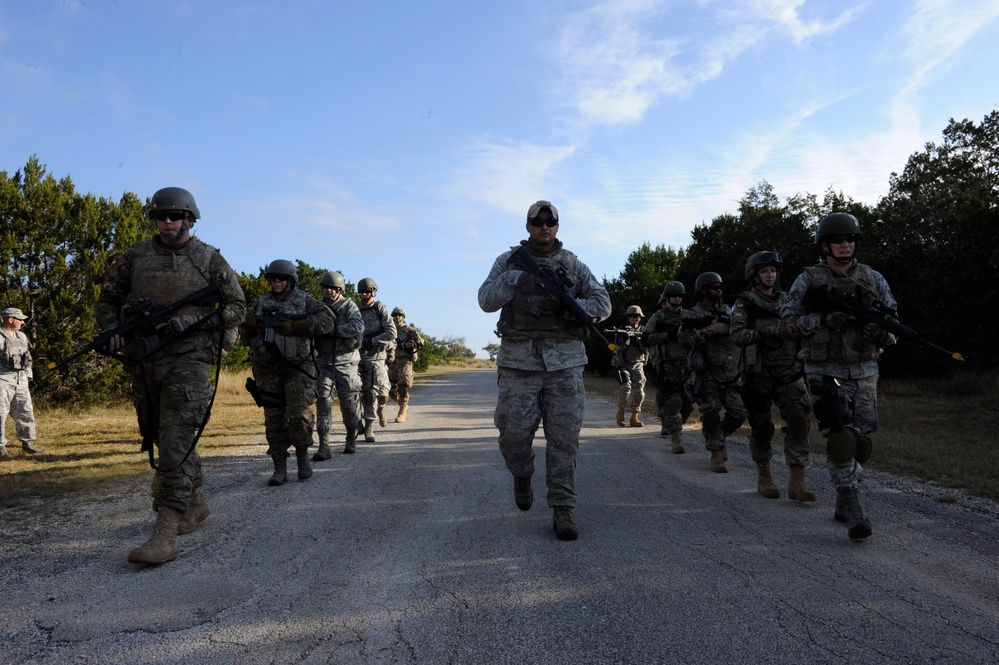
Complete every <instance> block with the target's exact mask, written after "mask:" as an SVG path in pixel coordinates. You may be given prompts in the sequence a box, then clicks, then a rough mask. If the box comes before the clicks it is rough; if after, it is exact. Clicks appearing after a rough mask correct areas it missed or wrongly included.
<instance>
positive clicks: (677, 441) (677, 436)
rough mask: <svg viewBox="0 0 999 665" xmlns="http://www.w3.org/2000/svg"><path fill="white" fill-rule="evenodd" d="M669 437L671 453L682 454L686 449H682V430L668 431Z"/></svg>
mask: <svg viewBox="0 0 999 665" xmlns="http://www.w3.org/2000/svg"><path fill="white" fill-rule="evenodd" d="M669 436H670V438H671V439H672V440H673V454H674V455H682V454H683V453H685V452H686V451H685V450H684V449H683V430H679V429H678V430H676V431H675V432H670V435H669Z"/></svg>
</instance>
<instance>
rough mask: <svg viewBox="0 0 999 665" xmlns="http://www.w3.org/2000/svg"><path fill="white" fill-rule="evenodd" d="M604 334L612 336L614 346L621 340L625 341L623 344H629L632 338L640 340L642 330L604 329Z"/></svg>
mask: <svg viewBox="0 0 999 665" xmlns="http://www.w3.org/2000/svg"><path fill="white" fill-rule="evenodd" d="M604 332H605V333H608V334H611V335H614V342H615V344H616V343H617V341H618V340H619V339H621V338H624V339H625V342H624V343H625V344H630V343H631V338H632V337H638V338H641V336H642V329H641V328H639V329H637V330H636V329H635V328H604Z"/></svg>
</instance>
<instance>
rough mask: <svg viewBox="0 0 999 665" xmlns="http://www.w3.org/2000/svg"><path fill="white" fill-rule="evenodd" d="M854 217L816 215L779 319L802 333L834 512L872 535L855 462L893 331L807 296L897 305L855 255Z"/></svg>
mask: <svg viewBox="0 0 999 665" xmlns="http://www.w3.org/2000/svg"><path fill="white" fill-rule="evenodd" d="M860 235H861V234H860V223H859V222H858V221H857V218H856V217H854V216H853V215H850V214H848V213H845V212H834V213H832V214H829V215H826V216H825V217H823V218H822V219H821V220H819V227H818V230H817V231H816V234H815V242H816V244H818V245H819V247H820V248H821V250H822V255H823V258H822V261H821V262H820V263H819V264H818V265H815V266H810V267H807V268H805V270H804V272H803V273H802V274H801V275H799V276H798V278H797V279H796V280H795V281H794V284H793V285H792V286H791V290H790V291H789V295H790V298H789V300H788V302H787V304H786V305H785V306H784V310H783V314H784V325H786V326H793V328H794V330H796V331H797V332H798V333H800V334H801V335H802V336H803V338H804V339H803V341H802V349H801V357H802V359H803V360H804V361H805V379H806V381H807V383H808V390H809V394H810V396H811V401H812V410H813V411H814V412H815V416H816V418H817V419H818V421H819V428H820V430H821V431H822V436H824V437H826V468H828V469H829V476H830V478H831V479H832V483H833V485H834V486H835V487H836V510H835V512H834V514H833V515H834V517H835V519H836V520H838V521H840V522H846V526H847V534H848V535H849V537H850V538H852V539H854V540H859V539H863V538H867V537H868V536H870V535H871V533H872V529H871V522H870V520H869V519H868V518H867V516H866V515H865V514H864V509H863V507H862V506H861V505H860V497H859V495H858V489H859V485H860V481H861V480H862V478H863V467H861V464H863V463H864V462H866V461H867V459H868V458H869V457H870V455H871V448H872V443H871V437H870V435H871V434H873V433H874V432H876V431H877V429H878V410H877V404H878V395H877V384H878V374H879V371H878V358H879V357H880V355H881V351H882V349H883V348H884V347H885V346H887V345H890V344H894V343H895V341H896V340H895V336H894V335H892V334H890V333H888V332H887V331H886V330H884V329H883V328H882V327H881V326H878V325H877V324H875V323H866V324H865V323H863V322H861V321H857V320H856V319H854V318H853V317H852V316H850V315H849V314H846V313H845V312H842V311H836V310H835V309H829V308H824V307H820V306H816V307H812V306H809V302H810V298H809V297H807V296H810V295H812V294H813V293H816V292H817V291H819V290H825V291H826V292H828V293H831V294H834V295H835V296H838V297H839V298H842V299H844V300H848V301H851V302H853V303H856V304H858V305H861V306H863V307H865V308H871V307H872V306H873V305H874V303H876V302H878V303H881V304H882V305H884V306H885V307H887V308H889V309H891V310H892V311H894V310H895V308H896V306H897V305H896V303H895V298H894V296H892V293H891V289H890V288H889V287H888V282H887V281H886V280H885V278H884V277H883V276H882V275H881V273H879V272H877V271H876V270H874V269H872V268H871V267H870V266H867V265H864V264H863V263H859V262H858V261H857V259H856V250H857V244H858V243H859V241H860Z"/></svg>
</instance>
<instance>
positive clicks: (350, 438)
mask: <svg viewBox="0 0 999 665" xmlns="http://www.w3.org/2000/svg"><path fill="white" fill-rule="evenodd" d="M356 449H357V428H356V427H348V428H347V443H346V444H344V446H343V452H344V454H345V455H351V454H353V453H354V451H355V450H356Z"/></svg>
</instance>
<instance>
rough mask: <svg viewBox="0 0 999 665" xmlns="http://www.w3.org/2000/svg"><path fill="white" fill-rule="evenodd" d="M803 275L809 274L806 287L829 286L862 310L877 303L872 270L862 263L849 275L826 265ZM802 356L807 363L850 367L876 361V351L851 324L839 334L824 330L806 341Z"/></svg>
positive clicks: (859, 330)
mask: <svg viewBox="0 0 999 665" xmlns="http://www.w3.org/2000/svg"><path fill="white" fill-rule="evenodd" d="M804 272H805V274H806V275H808V282H809V288H811V287H819V286H828V287H829V288H831V289H833V290H835V291H836V293H837V294H839V295H840V296H842V297H844V298H847V299H849V300H855V301H858V302H860V303H861V304H862V305H863V306H864V307H871V306H872V304H873V303H874V302H875V300H876V297H875V295H874V293H875V290H874V283H875V279H874V271H873V270H872V269H871V267H870V266H867V265H864V264H863V263H857V264H856V265H855V266H854V267H853V268H852V269H851V270H850V274H849V276H847V275H845V274H843V273H841V272H839V271H838V270H833V269H832V268H829V267H828V266H825V265H817V266H809V267H807V268H805V270H804ZM857 282H861V283H862V284H863V285H864V286H866V288H864V287H862V286H861V285H860V284H857ZM803 354H804V358H805V360H808V361H810V362H815V363H827V362H829V363H846V364H849V365H853V364H857V363H864V362H869V361H871V360H877V358H878V354H879V348H878V345H877V344H876V343H875V342H871V341H869V340H867V339H866V338H865V337H864V336H863V334H861V329H860V327H858V326H854V325H851V326H849V327H848V328H847V329H846V330H844V331H843V332H842V333H839V332H836V331H835V330H831V329H829V328H824V327H823V328H822V329H820V330H819V331H818V332H816V333H815V334H814V335H812V336H811V337H809V338H808V340H807V341H806V344H805V347H804V348H803Z"/></svg>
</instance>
